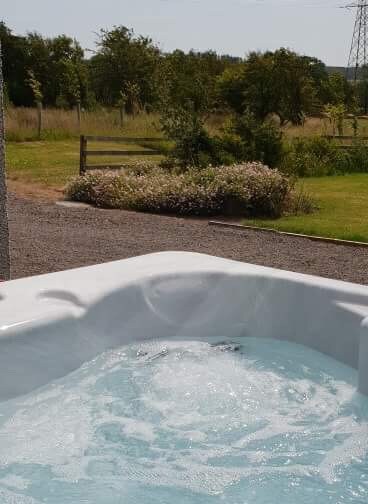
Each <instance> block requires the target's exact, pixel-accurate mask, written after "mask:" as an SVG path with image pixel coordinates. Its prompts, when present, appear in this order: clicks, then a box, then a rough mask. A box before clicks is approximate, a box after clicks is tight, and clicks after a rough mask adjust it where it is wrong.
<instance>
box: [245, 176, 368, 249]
mask: <svg viewBox="0 0 368 504" xmlns="http://www.w3.org/2000/svg"><path fill="white" fill-rule="evenodd" d="M299 184H301V185H302V186H303V189H304V190H305V191H306V192H307V193H309V194H311V195H312V196H313V198H314V199H315V201H316V203H317V205H318V209H317V210H316V211H315V212H314V213H312V214H310V215H298V216H290V217H282V218H281V219H277V220H269V219H267V220H262V219H255V220H250V219H248V220H245V221H243V222H244V224H248V225H254V226H260V227H267V228H272V229H277V230H279V231H290V232H292V233H302V234H309V235H314V236H325V237H331V238H340V239H344V240H355V241H361V242H368V174H354V175H345V176H336V177H321V178H310V179H304V180H302V181H300V182H299Z"/></svg>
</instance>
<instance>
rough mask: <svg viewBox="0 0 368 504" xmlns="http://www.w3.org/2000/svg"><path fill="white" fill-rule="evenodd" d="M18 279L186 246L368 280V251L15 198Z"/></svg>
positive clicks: (13, 223)
mask: <svg viewBox="0 0 368 504" xmlns="http://www.w3.org/2000/svg"><path fill="white" fill-rule="evenodd" d="M9 218H10V232H11V254H12V277H13V278H19V277H24V276H29V275H36V274H40V273H48V272H51V271H59V270H64V269H68V268H74V267H78V266H85V265H90V264H96V263H101V262H107V261H112V260H117V259H124V258H127V257H131V256H136V255H141V254H147V253H151V252H158V251H167V250H182V251H193V252H201V253H204V254H211V255H216V256H221V257H226V258H229V259H235V260H238V261H245V262H250V263H254V264H260V265H264V266H272V267H276V268H281V269H287V270H291V271H297V272H301V273H310V274H315V275H320V276H325V277H330V278H336V279H342V280H347V281H352V282H358V283H365V284H368V248H361V247H346V246H337V245H333V244H325V243H318V242H313V241H310V240H307V239H303V238H291V237H287V236H278V235H274V234H265V233H262V232H256V231H248V230H247V231H236V230H235V231H234V230H231V229H225V228H216V227H210V226H208V223H207V221H206V220H194V219H179V218H175V217H163V216H158V215H150V214H142V213H134V212H125V211H120V210H97V209H94V208H78V209H76V208H73V209H70V208H64V207H60V206H57V205H55V204H54V203H52V202H38V201H35V200H31V199H24V198H21V197H19V196H15V195H14V194H11V195H10V198H9Z"/></svg>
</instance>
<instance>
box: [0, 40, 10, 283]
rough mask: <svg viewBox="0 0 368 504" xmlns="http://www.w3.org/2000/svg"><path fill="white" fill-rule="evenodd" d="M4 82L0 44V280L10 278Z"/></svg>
mask: <svg viewBox="0 0 368 504" xmlns="http://www.w3.org/2000/svg"><path fill="white" fill-rule="evenodd" d="M3 91H4V81H3V73H2V54H1V43H0V280H8V279H9V278H10V254H9V228H8V213H7V191H6V180H5V123H4V94H3Z"/></svg>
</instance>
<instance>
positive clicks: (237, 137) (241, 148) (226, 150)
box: [161, 105, 283, 169]
mask: <svg viewBox="0 0 368 504" xmlns="http://www.w3.org/2000/svg"><path fill="white" fill-rule="evenodd" d="M161 126H162V129H163V132H164V133H165V135H166V136H167V138H168V139H169V140H171V141H173V142H174V148H173V149H172V151H171V152H170V153H169V155H168V158H167V159H166V160H165V161H164V162H163V163H162V166H164V167H165V168H172V167H174V166H180V167H181V168H182V169H183V168H184V169H187V168H188V167H194V166H197V167H200V168H204V167H206V166H209V165H213V166H219V165H232V164H235V163H239V162H244V161H259V162H261V163H264V164H266V165H267V166H270V167H271V168H274V167H276V166H277V165H278V164H279V162H280V160H281V158H282V154H283V144H282V134H281V132H280V130H279V128H277V127H276V126H275V125H274V124H273V123H271V122H260V121H259V120H256V119H255V118H254V116H253V115H252V114H250V113H245V114H243V115H237V116H235V117H234V118H233V119H232V121H231V123H230V126H229V127H228V128H226V129H225V130H224V132H223V134H222V135H217V136H211V135H210V134H209V133H208V132H207V130H206V129H205V127H204V121H203V119H201V117H200V116H199V114H198V113H197V112H195V111H194V110H193V108H191V107H190V106H189V105H188V108H186V109H184V108H174V109H169V110H167V111H165V113H164V114H163V116H162V119H161Z"/></svg>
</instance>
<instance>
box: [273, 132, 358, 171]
mask: <svg viewBox="0 0 368 504" xmlns="http://www.w3.org/2000/svg"><path fill="white" fill-rule="evenodd" d="M280 169H281V170H282V171H284V172H286V173H288V174H289V175H296V176H298V177H322V176H326V175H342V174H345V173H354V172H364V173H368V146H367V145H365V144H364V143H362V142H360V141H359V140H355V141H354V142H353V144H352V146H351V147H350V148H348V149H341V148H340V147H339V146H338V145H337V144H336V143H335V142H333V141H330V140H327V139H326V138H321V137H311V138H298V139H295V140H294V141H293V142H292V143H291V144H290V145H289V146H288V149H287V152H286V154H285V156H284V159H283V161H282V163H281V165H280Z"/></svg>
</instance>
